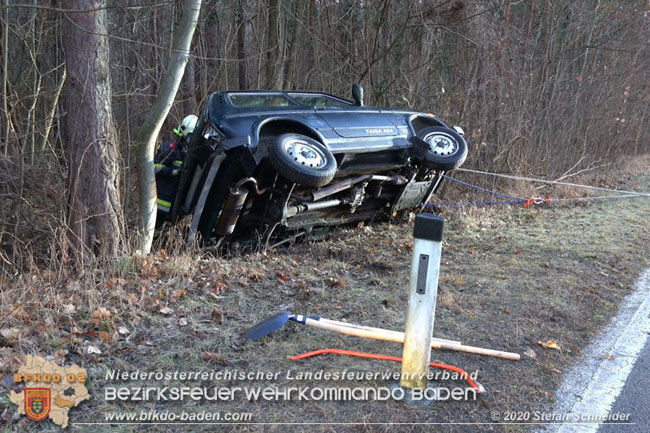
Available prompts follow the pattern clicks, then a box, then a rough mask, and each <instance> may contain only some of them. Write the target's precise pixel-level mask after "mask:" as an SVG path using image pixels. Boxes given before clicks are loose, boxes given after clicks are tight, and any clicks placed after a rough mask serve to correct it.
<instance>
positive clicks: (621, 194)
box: [423, 168, 650, 207]
mask: <svg viewBox="0 0 650 433" xmlns="http://www.w3.org/2000/svg"><path fill="white" fill-rule="evenodd" d="M456 171H464V172H467V173H475V174H484V175H488V176H495V177H503V178H506V179H513V180H521V181H526V182H540V183H545V184H551V185H562V186H568V187H574V188H584V189H589V190H596V191H606V192H609V193H612V194H613V195H601V196H596V197H573V198H550V197H529V198H521V197H517V196H513V195H510V194H506V193H503V192H499V191H496V190H491V189H488V188H484V187H481V186H478V185H474V184H471V183H469V182H465V181H462V180H459V179H456V178H454V177H451V176H447V175H443V177H444V178H445V179H448V180H450V181H453V182H456V183H458V184H460V185H464V186H467V187H469V188H473V189H476V190H478V191H482V192H485V193H488V194H492V195H495V196H498V197H504V198H508V199H510V200H501V201H468V202H450V203H425V204H423V206H425V207H445V206H485V205H499V204H514V205H517V204H521V205H523V206H524V207H529V206H531V205H534V204H542V203H550V202H571V201H591V200H617V199H623V198H638V197H650V193H645V192H636V191H626V190H620V189H612V188H603V187H599V186H592V185H583V184H578V183H569V182H560V181H556V180H546V179H535V178H531V177H523V176H515V175H511V174H502V173H491V172H487V171H479V170H472V169H467V168H459V169H456Z"/></svg>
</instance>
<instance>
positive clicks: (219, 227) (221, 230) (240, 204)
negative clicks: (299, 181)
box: [214, 177, 267, 236]
mask: <svg viewBox="0 0 650 433" xmlns="http://www.w3.org/2000/svg"><path fill="white" fill-rule="evenodd" d="M249 182H250V183H252V184H253V188H254V189H255V193H256V194H257V195H262V194H264V193H265V192H266V191H267V188H265V189H263V190H259V189H257V180H256V179H255V178H252V177H245V178H243V179H241V180H239V181H238V182H237V183H236V184H235V185H233V186H231V187H230V192H229V194H228V197H226V200H225V202H224V204H223V209H222V210H221V215H219V219H218V220H217V224H216V225H215V228H214V231H215V233H216V234H218V235H220V236H225V235H231V234H232V233H233V232H234V231H235V226H236V225H237V221H239V216H240V215H241V211H242V209H243V208H244V203H246V199H247V198H248V193H249V191H248V189H246V188H244V187H243V185H244V184H246V183H249Z"/></svg>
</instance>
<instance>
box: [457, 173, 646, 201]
mask: <svg viewBox="0 0 650 433" xmlns="http://www.w3.org/2000/svg"><path fill="white" fill-rule="evenodd" d="M456 171H463V172H466V173H475V174H484V175H487V176H495V177H503V178H506V179H513V180H523V181H527V182H539V183H546V184H549V185H563V186H572V187H575V188H584V189H592V190H596V191H607V192H615V193H622V194H629V195H635V196H641V197H650V193H646V192H636V191H625V190H621V189H612V188H603V187H600V186H592V185H583V184H579V183H570V182H560V181H558V180H547V179H535V178H532V177H523V176H515V175H514V174H503V173H491V172H489V171H480V170H472V169H470V168H457V169H456Z"/></svg>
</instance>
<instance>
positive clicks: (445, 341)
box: [318, 317, 461, 344]
mask: <svg viewBox="0 0 650 433" xmlns="http://www.w3.org/2000/svg"><path fill="white" fill-rule="evenodd" d="M318 320H319V321H321V322H324V323H331V324H332V325H340V326H347V327H349V328H355V329H365V330H367V331H378V332H387V333H390V334H394V335H395V336H400V338H401V339H402V340H401V341H402V342H403V341H404V333H403V332H400V331H393V330H390V329H383V328H375V327H372V326H364V325H357V324H355V323H348V322H340V321H338V320H330V319H325V318H323V317H321V318H320V319H318ZM431 341H436V342H438V343H447V344H461V342H460V341H458V340H446V339H444V338H436V337H433V338H432V339H431Z"/></svg>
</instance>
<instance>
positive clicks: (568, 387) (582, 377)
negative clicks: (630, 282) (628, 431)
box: [546, 269, 650, 433]
mask: <svg viewBox="0 0 650 433" xmlns="http://www.w3.org/2000/svg"><path fill="white" fill-rule="evenodd" d="M635 287H636V290H635V291H634V292H633V293H632V294H631V295H629V296H628V297H627V298H626V300H625V302H624V303H623V305H622V307H621V310H620V312H619V314H618V315H617V316H616V317H615V318H614V319H613V320H612V322H611V323H610V324H609V325H608V326H607V327H606V328H605V330H604V331H603V332H601V334H599V335H598V336H597V337H596V339H595V340H594V343H592V344H591V345H590V346H589V347H588V348H587V350H586V351H585V354H584V355H583V361H582V362H580V363H579V364H578V365H576V366H574V367H573V368H572V369H571V370H569V372H568V373H567V374H566V375H565V376H564V380H563V383H562V385H561V386H560V389H559V390H558V392H557V399H558V400H557V401H558V403H557V404H556V407H555V408H554V413H556V414H563V413H568V414H570V417H569V419H571V420H572V422H575V421H574V420H578V419H580V416H581V415H586V416H592V417H595V418H596V419H606V418H607V416H608V414H609V412H610V410H611V409H612V406H613V404H614V402H616V399H617V397H618V396H619V394H620V393H621V391H622V389H623V387H624V386H625V382H626V380H627V377H628V376H629V374H630V372H631V371H632V367H634V363H635V362H636V359H637V357H638V356H639V353H640V352H641V349H643V347H644V345H645V343H646V340H647V339H648V333H650V269H649V270H647V271H646V272H645V273H644V274H643V276H642V277H641V278H640V279H639V280H638V281H637V283H636V285H635ZM607 354H610V355H613V356H612V358H613V359H609V358H607V357H606V358H605V359H603V357H604V356H605V355H607ZM599 426H600V423H598V422H589V423H585V424H563V425H560V426H557V425H554V426H547V427H548V428H547V429H546V430H547V431H556V432H557V433H568V432H571V433H574V432H577V433H588V432H594V433H595V432H597V431H598V428H599Z"/></svg>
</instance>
